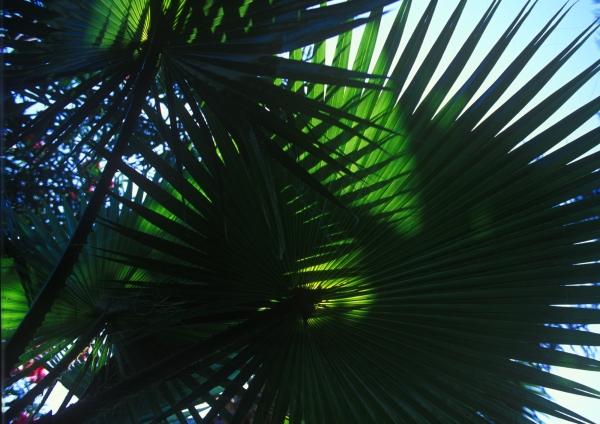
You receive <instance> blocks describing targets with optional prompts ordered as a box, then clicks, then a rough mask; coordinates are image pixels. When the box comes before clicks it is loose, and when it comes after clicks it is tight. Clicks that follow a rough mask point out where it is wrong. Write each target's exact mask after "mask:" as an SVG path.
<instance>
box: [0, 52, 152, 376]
mask: <svg viewBox="0 0 600 424" xmlns="http://www.w3.org/2000/svg"><path fill="white" fill-rule="evenodd" d="M140 60H141V61H142V63H141V70H140V72H139V74H138V83H137V84H136V87H135V89H134V90H135V91H134V93H133V96H132V100H131V103H130V105H129V110H128V112H127V115H126V116H125V120H124V122H123V126H122V129H121V132H120V134H119V137H118V139H117V142H116V143H115V146H114V148H113V150H112V156H113V159H109V160H108V162H107V164H106V166H105V168H104V170H103V172H102V176H101V177H100V180H99V181H98V185H97V186H96V189H95V190H94V193H93V195H92V197H91V199H90V202H89V204H88V206H87V208H86V210H85V212H84V214H83V216H82V217H81V220H80V221H79V224H78V225H77V228H76V229H75V232H74V233H73V236H72V237H71V239H70V240H69V244H68V245H67V247H66V248H65V250H64V252H63V254H62V257H61V259H60V261H59V262H58V263H57V265H56V267H55V268H54V270H53V272H52V274H51V275H50V276H49V277H48V280H47V281H46V283H45V284H44V286H43V287H42V289H41V290H40V292H39V293H38V296H37V297H36V299H35V300H34V301H33V303H32V305H31V307H30V308H29V311H27V314H26V315H25V317H24V318H23V321H22V322H21V323H20V324H19V327H18V328H17V329H16V331H15V333H14V334H13V336H12V337H11V338H10V339H9V340H8V341H7V343H6V345H5V350H4V365H3V373H4V375H9V373H10V370H11V369H12V366H13V365H14V364H15V363H16V362H17V361H18V359H19V356H20V354H21V353H22V352H24V350H25V348H26V347H27V343H29V341H30V340H31V339H32V338H33V335H34V333H35V331H36V330H37V328H38V327H39V326H40V325H41V324H42V321H43V320H44V317H45V316H46V314H47V313H48V312H49V311H50V308H51V307H52V304H53V303H54V301H55V299H56V298H57V297H58V295H59V293H60V291H61V289H62V288H63V287H64V285H65V282H66V280H67V278H68V277H69V275H70V274H71V272H72V270H73V266H74V265H75V263H76V262H77V258H78V257H79V254H80V253H81V250H82V248H83V246H84V245H85V244H86V243H87V237H88V235H89V234H90V232H91V231H92V227H93V225H94V222H95V221H96V217H97V216H98V212H99V211H100V209H101V208H102V207H103V206H104V199H105V197H106V194H107V192H108V190H109V187H110V184H111V182H112V179H113V177H114V174H115V172H116V171H117V168H118V162H119V161H117V160H115V159H116V158H119V157H121V156H122V155H123V153H124V152H125V149H126V148H127V146H128V144H129V139H130V137H131V134H132V131H133V129H134V127H135V124H136V122H137V120H138V117H139V115H140V112H141V109H142V105H143V103H144V102H145V100H146V95H147V93H148V91H149V90H150V87H151V85H152V83H153V82H154V76H155V74H156V66H157V64H158V60H159V50H158V49H157V48H153V43H150V46H149V51H148V53H147V54H146V56H145V58H143V59H140Z"/></svg>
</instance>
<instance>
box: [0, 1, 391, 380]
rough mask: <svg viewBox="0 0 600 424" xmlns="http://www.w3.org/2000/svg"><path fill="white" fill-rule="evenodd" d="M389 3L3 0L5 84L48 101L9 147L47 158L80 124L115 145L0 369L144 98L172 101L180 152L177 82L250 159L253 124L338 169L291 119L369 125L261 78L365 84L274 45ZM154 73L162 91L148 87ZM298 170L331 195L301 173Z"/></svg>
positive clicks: (331, 29) (21, 341)
mask: <svg viewBox="0 0 600 424" xmlns="http://www.w3.org/2000/svg"><path fill="white" fill-rule="evenodd" d="M389 2H391V0H383V1H381V2H375V3H373V2H366V1H363V0H360V1H352V2H348V3H346V4H344V5H331V6H327V7H323V8H314V7H313V6H316V5H318V4H319V3H318V2H312V3H311V2H292V3H289V2H281V3H276V4H271V3H272V2H269V1H252V2H244V1H240V2H237V3H236V2H222V3H219V2H217V3H214V2H212V1H206V2H194V1H187V2H185V1H184V2H179V1H176V2H171V1H164V2H163V1H157V0H143V1H114V2H91V3H86V4H81V5H79V6H78V7H73V5H72V4H71V3H68V2H64V1H58V0H57V1H48V2H44V3H43V4H38V3H31V2H27V1H24V0H21V1H19V0H16V1H10V2H6V3H4V4H3V15H4V16H5V17H6V19H5V21H6V22H7V23H6V25H5V26H4V28H3V29H4V35H5V38H6V43H5V45H6V47H8V48H10V49H11V51H10V54H9V55H6V62H5V65H6V66H5V67H6V69H5V79H6V84H7V86H8V87H9V89H10V90H11V91H12V92H13V93H17V94H20V95H23V96H25V97H34V98H36V97H37V98H41V99H43V100H42V103H44V104H49V106H48V108H47V109H46V110H44V111H43V112H40V113H39V114H38V116H37V117H36V119H34V120H32V121H31V122H26V123H24V124H23V125H21V127H19V128H14V129H13V130H12V133H11V134H9V135H8V137H7V143H6V145H7V146H17V147H18V143H19V141H20V140H21V139H23V138H25V137H29V136H33V137H36V138H38V137H43V138H44V141H45V148H44V152H43V154H40V155H36V157H35V159H34V162H35V163H39V162H40V161H45V160H48V157H49V156H51V155H52V154H53V153H54V152H56V151H57V149H59V148H60V147H61V145H62V144H63V142H64V141H65V139H67V138H68V137H72V135H73V134H74V133H76V134H79V127H80V126H82V125H86V126H87V127H88V128H89V131H88V134H87V135H86V136H85V137H83V139H82V140H77V142H76V147H75V150H76V151H79V150H78V149H79V147H78V146H79V145H80V144H82V143H84V142H85V143H88V144H89V139H90V138H94V142H95V143H96V144H97V145H99V146H101V147H112V150H111V153H112V155H113V157H114V158H115V159H111V160H109V161H108V163H107V164H106V166H105V168H104V171H103V173H102V176H101V177H100V178H99V180H98V182H97V186H96V190H95V191H94V194H93V195H92V197H91V199H90V201H89V203H88V207H87V209H86V211H85V213H84V214H83V216H82V218H81V220H80V224H79V225H78V228H77V230H76V231H75V232H74V234H73V237H72V238H71V241H70V243H69V245H68V246H67V247H66V248H65V249H64V252H63V255H62V257H63V259H61V261H60V262H59V263H58V265H57V266H56V268H55V270H54V271H53V272H52V273H51V274H50V275H49V277H48V281H47V284H46V285H45V287H44V289H43V291H42V292H40V295H39V296H38V298H37V299H36V300H35V301H34V303H33V304H32V306H31V308H30V311H29V313H28V314H27V315H26V316H25V318H24V320H23V321H22V323H21V325H20V327H19V328H18V329H17V330H16V332H15V334H14V335H13V337H12V338H11V339H10V341H9V342H8V345H7V348H6V353H5V354H6V355H8V357H7V360H6V362H5V363H6V364H8V365H6V366H5V367H4V372H8V370H9V368H10V367H11V366H12V365H11V364H14V363H15V362H16V359H17V356H16V355H18V354H19V353H21V352H22V351H23V349H24V348H25V346H26V344H27V343H28V341H29V340H30V339H31V337H32V335H33V332H34V331H35V329H36V328H37V327H38V326H39V325H40V324H41V322H42V320H43V317H44V315H45V314H46V313H47V312H48V311H49V310H50V307H51V305H52V302H53V301H54V299H56V297H57V296H58V294H59V292H60V290H61V288H62V287H63V286H64V284H65V282H66V279H67V278H68V275H69V273H70V272H71V269H72V267H73V265H74V263H75V261H76V259H77V256H78V254H79V250H80V246H82V245H84V244H85V241H86V237H87V235H88V234H89V233H90V231H91V229H92V225H93V223H94V220H95V217H96V216H97V214H98V212H99V210H100V208H101V207H102V205H103V202H104V198H105V196H106V193H107V191H108V189H109V187H110V185H111V180H112V178H113V175H114V173H115V172H116V170H117V168H116V158H118V157H121V156H122V155H123V154H126V153H127V152H130V151H131V150H128V146H129V138H130V137H131V134H132V132H134V130H135V128H136V125H137V123H138V121H139V118H140V113H141V111H142V109H143V105H144V104H145V103H148V102H150V104H151V103H152V102H154V103H155V106H157V107H158V105H159V103H165V104H166V106H167V107H168V108H169V109H170V118H169V122H168V123H166V125H167V126H168V127H170V128H171V131H170V132H169V133H168V137H167V138H165V142H166V143H169V139H170V140H171V142H170V148H171V150H172V151H173V152H174V153H175V156H176V157H177V156H178V152H179V149H180V147H179V144H180V142H179V141H178V137H177V132H178V130H177V113H176V111H175V110H173V108H172V104H173V102H172V93H173V91H174V90H181V91H182V92H185V93H186V96H187V103H188V104H192V103H195V104H196V106H195V107H196V109H198V110H200V109H203V110H205V111H211V113H212V114H213V115H214V117H215V120H216V121H217V122H219V123H220V124H221V125H222V126H223V127H224V128H225V130H226V131H229V132H230V133H231V134H232V135H233V137H234V139H233V140H237V141H234V142H235V143H236V144H235V145H236V147H237V148H238V149H240V151H241V152H242V154H244V155H245V156H246V157H250V156H253V155H259V156H262V155H263V154H268V153H265V152H263V151H262V150H261V148H260V147H259V148H258V149H257V148H256V146H254V147H251V146H249V145H247V144H246V142H245V141H244V140H245V138H244V137H242V136H241V133H242V132H243V131H245V126H246V125H253V126H254V127H255V131H257V132H259V133H260V132H266V133H268V134H279V135H280V136H282V137H284V138H285V139H287V140H289V141H290V142H291V143H293V144H295V145H297V146H298V147H299V148H301V149H303V150H305V151H307V152H309V153H310V154H314V155H316V156H317V157H319V158H321V160H325V161H326V162H328V163H330V164H331V165H332V166H334V167H336V168H337V169H338V170H340V171H344V170H345V169H346V168H345V166H344V163H339V162H338V161H336V160H335V158H332V157H331V155H330V152H329V151H328V150H326V149H325V148H324V147H323V145H321V144H319V143H317V142H315V140H314V139H313V138H311V137H309V136H307V135H306V134H305V133H303V132H302V131H300V130H299V129H297V128H296V127H295V126H294V125H292V124H290V123H289V122H288V120H289V119H291V117H293V116H294V115H296V114H298V113H302V114H307V115H308V116H316V117H319V119H323V120H325V121H328V122H330V123H333V124H335V125H340V126H342V127H345V128H346V127H348V126H347V125H345V124H343V123H342V122H341V120H340V118H342V117H343V118H346V119H348V120H350V121H351V122H355V123H356V122H362V124H363V125H370V123H369V122H367V121H364V120H360V119H358V118H356V117H353V116H352V115H351V114H349V113H346V112H344V111H343V110H341V109H336V108H332V107H329V106H327V105H325V104H323V103H320V102H317V101H310V100H308V99H305V98H304V96H301V95H298V94H297V93H294V92H291V91H289V90H284V89H282V87H278V86H274V85H273V84H272V83H271V82H269V81H268V78H272V77H279V78H301V79H302V80H306V81H315V82H320V83H329V84H333V83H335V84H340V85H341V86H343V85H351V86H365V82H364V78H365V76H367V74H365V73H357V72H352V71H348V70H345V69H332V68H326V67H324V66H322V65H319V64H311V63H306V62H303V61H297V60H289V59H285V58H283V57H279V56H277V54H279V53H284V52H286V51H289V50H292V49H296V48H299V47H302V46H305V45H307V44H311V43H313V42H315V41H319V40H323V39H325V38H328V37H331V36H334V35H337V34H339V33H340V32H345V31H347V30H349V29H352V28H354V27H356V26H358V25H360V24H362V23H364V22H365V21H366V20H365V19H353V18H354V17H355V16H357V15H359V14H361V13H364V12H368V11H369V10H372V9H373V8H377V7H379V6H383V5H385V4H387V3H389ZM238 3H239V4H238ZM326 69H327V72H325V70H326ZM159 76H160V78H161V82H162V84H163V85H162V86H161V93H163V94H161V95H160V96H154V97H153V96H151V95H150V97H149V94H150V93H151V91H152V90H151V88H152V87H153V84H154V83H155V81H156V80H157V78H158V77H159ZM65 80H66V81H70V83H68V84H70V88H69V89H68V90H61V91H59V92H57V91H58V90H56V89H54V85H55V84H56V82H57V81H65ZM367 85H368V84H367ZM164 93H166V94H164ZM74 106H75V107H74ZM266 106H268V107H266ZM15 107H16V106H15ZM206 113H208V112H206ZM286 116H288V118H285V117H286ZM196 119H197V121H196V122H197V126H198V127H199V128H200V129H202V128H204V130H205V131H204V132H200V134H201V135H202V136H203V137H202V138H199V139H196V142H197V143H198V144H203V145H204V150H207V149H208V150H211V151H212V150H214V149H215V148H221V149H222V146H215V145H214V144H213V140H212V137H211V136H210V132H208V133H207V132H206V129H207V123H206V122H205V121H204V118H203V117H201V116H196ZM163 125H164V124H163ZM348 130H349V131H353V130H352V129H351V128H349V127H348ZM209 131H210V130H209ZM227 142H228V143H231V142H232V140H231V139H229V140H228V141H227ZM211 154H212V155H213V156H214V155H215V153H214V152H212V153H211ZM338 156H339V155H338ZM34 162H32V164H30V165H33V163H34ZM290 171H291V172H298V169H297V168H294V169H291V170H290ZM346 172H347V171H346ZM302 177H303V178H304V179H305V180H307V182H309V183H310V184H311V185H312V186H313V187H314V188H316V189H317V190H319V191H320V192H321V194H323V195H325V196H327V197H329V198H330V199H331V200H332V201H336V200H335V198H334V197H333V196H332V195H331V193H329V192H328V191H327V190H326V189H324V188H323V187H321V186H320V185H319V184H318V182H317V181H316V180H314V179H313V178H312V177H311V176H310V175H309V174H307V173H304V174H302Z"/></svg>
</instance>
